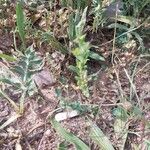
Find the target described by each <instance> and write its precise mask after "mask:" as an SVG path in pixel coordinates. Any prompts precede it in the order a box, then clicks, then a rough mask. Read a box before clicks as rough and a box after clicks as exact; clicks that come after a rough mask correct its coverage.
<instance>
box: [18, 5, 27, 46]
mask: <svg viewBox="0 0 150 150" xmlns="http://www.w3.org/2000/svg"><path fill="white" fill-rule="evenodd" d="M16 16H17V28H18V31H19V35H20V38H21V40H22V42H23V44H24V40H25V21H24V13H23V8H22V4H21V2H18V3H17V6H16Z"/></svg>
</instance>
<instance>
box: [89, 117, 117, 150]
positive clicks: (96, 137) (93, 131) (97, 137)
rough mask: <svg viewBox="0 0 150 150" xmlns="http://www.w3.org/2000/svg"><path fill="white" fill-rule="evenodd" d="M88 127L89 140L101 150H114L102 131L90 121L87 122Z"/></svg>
mask: <svg viewBox="0 0 150 150" xmlns="http://www.w3.org/2000/svg"><path fill="white" fill-rule="evenodd" d="M88 124H89V125H90V133H89V136H90V138H91V139H92V140H93V141H94V142H95V143H96V144H97V145H98V146H99V147H100V148H101V149H102V150H115V149H114V147H113V146H112V143H111V142H110V141H109V139H108V138H107V137H106V136H105V134H104V133H103V132H102V130H101V129H100V128H99V127H98V126H97V125H96V124H95V123H93V122H92V121H90V120H89V121H88Z"/></svg>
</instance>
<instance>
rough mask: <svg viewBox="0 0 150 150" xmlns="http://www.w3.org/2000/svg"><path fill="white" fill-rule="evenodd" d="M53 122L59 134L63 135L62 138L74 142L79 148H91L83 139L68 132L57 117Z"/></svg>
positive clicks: (78, 149)
mask: <svg viewBox="0 0 150 150" xmlns="http://www.w3.org/2000/svg"><path fill="white" fill-rule="evenodd" d="M51 123H52V125H53V127H54V128H55V130H56V132H57V133H58V135H60V136H62V138H64V139H65V140H66V141H68V142H70V143H72V144H74V145H75V147H76V149H77V150H90V148H89V147H88V146H87V145H86V144H85V143H84V142H83V141H81V140H80V139H79V138H78V137H76V136H75V135H74V134H72V133H70V132H67V131H66V130H65V129H64V128H63V127H62V126H61V125H60V123H59V122H57V121H56V120H55V119H52V121H51Z"/></svg>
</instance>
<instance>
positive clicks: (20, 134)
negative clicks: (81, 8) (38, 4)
mask: <svg viewBox="0 0 150 150" xmlns="http://www.w3.org/2000/svg"><path fill="white" fill-rule="evenodd" d="M105 30H106V29H104V30H103V31H99V32H98V33H95V34H93V33H91V34H88V36H87V39H91V41H90V42H91V43H92V44H93V45H97V46H100V45H101V46H100V47H99V49H96V51H97V52H100V53H101V54H102V55H103V56H104V57H105V58H106V62H104V63H102V62H100V63H99V62H95V61H91V62H89V64H88V68H89V71H90V72H91V73H95V72H97V71H99V72H98V74H97V76H96V79H95V80H92V81H91V82H90V85H89V89H90V94H91V96H90V97H89V98H85V97H84V96H83V95H82V94H81V92H80V91H79V89H78V88H77V87H76V83H75V80H74V74H73V73H71V72H70V71H69V70H68V69H64V70H63V71H64V72H63V71H62V70H61V69H62V68H64V65H66V66H67V65H68V63H69V62H70V60H72V58H71V59H69V58H68V60H67V62H66V61H65V60H64V59H65V57H62V56H61V60H60V61H58V60H57V59H58V58H57V57H55V58H54V59H56V60H57V61H56V62H57V63H59V64H58V65H57V70H55V73H56V72H57V75H56V74H54V72H53V71H54V70H53V69H52V68H51V66H50V65H49V63H48V62H47V63H45V66H44V67H43V68H44V69H43V70H46V72H44V73H43V74H42V73H41V74H40V73H39V74H40V76H39V74H37V76H38V77H37V78H36V79H37V80H38V81H40V82H37V86H38V92H37V93H36V94H35V95H34V96H32V97H30V98H27V99H26V101H25V105H24V107H25V110H24V114H23V115H22V116H21V117H19V118H18V119H17V120H16V121H14V122H13V123H11V124H10V125H8V126H7V127H5V128H4V129H2V130H0V150H14V149H16V150H19V148H18V149H17V146H18V147H19V146H21V148H22V149H23V150H55V149H57V146H58V144H60V143H61V142H63V139H62V138H61V137H60V136H59V135H58V134H57V133H56V131H55V129H54V127H53V126H52V124H51V120H50V116H51V115H52V113H53V112H54V111H55V110H56V109H57V108H59V107H60V101H61V100H60V99H59V97H57V95H56V91H55V90H56V89H59V88H61V90H62V96H63V98H65V101H66V102H69V103H71V102H80V103H82V104H88V105H97V106H98V107H99V112H98V114H97V116H96V117H93V118H92V120H93V122H95V123H96V124H97V125H98V127H99V128H101V129H102V131H103V132H104V133H105V135H106V136H107V137H108V138H109V139H110V141H111V142H112V144H113V146H114V147H115V149H118V150H119V147H118V145H119V142H120V141H119V139H118V137H116V135H115V131H114V122H115V119H116V118H115V117H114V115H113V113H112V112H113V110H114V109H115V108H116V107H117V106H118V105H117V104H119V103H123V107H124V108H125V109H127V110H128V109H130V104H129V105H127V103H126V102H127V101H129V102H130V103H131V105H135V106H136V105H137V104H138V103H140V110H141V111H142V117H139V118H138V119H135V118H132V117H131V120H129V122H128V123H129V130H131V131H134V132H136V131H137V132H138V133H139V134H140V135H141V136H140V138H139V137H138V136H137V135H135V134H133V133H129V134H128V138H127V141H126V144H125V145H126V146H125V149H134V147H133V146H134V144H137V145H139V144H141V143H143V141H144V139H145V138H146V139H150V134H148V133H149V130H148V129H147V131H148V133H145V132H144V131H145V130H146V129H145V128H146V125H145V124H146V122H149V121H150V106H149V104H150V69H149V68H150V64H149V58H147V57H146V56H145V57H144V56H143V57H141V58H140V61H139V56H138V55H137V54H136V51H135V50H133V51H132V50H129V51H131V52H129V51H128V52H121V49H119V48H117V47H116V51H115V52H116V55H115V62H114V64H110V63H111V62H110V57H111V55H110V48H111V47H112V43H109V44H106V45H105V44H104V43H107V42H108V41H109V40H111V39H112V34H111V32H112V31H111V32H110V31H105ZM112 33H113V32H112ZM107 35H108V36H107ZM13 44H14V41H13V36H12V34H11V33H2V34H1V36H0V51H1V52H3V53H5V54H12V53H13V51H15V50H14V45H13ZM103 44H104V45H103ZM147 45H148V44H147ZM42 46H43V47H42ZM45 46H47V47H48V46H49V45H46V44H45V45H44V44H43V45H41V46H40V47H36V51H37V52H38V54H39V55H40V56H43V55H44V53H45ZM48 49H49V48H48ZM51 53H52V54H53V53H54V52H51ZM0 61H1V62H3V63H6V62H5V61H4V60H0ZM64 62H65V63H64ZM137 62H138V63H137ZM136 63H137V67H136V69H135V75H134V86H135V87H134V88H135V89H132V90H135V91H134V92H133V93H136V94H137V95H136V94H132V95H131V93H130V92H131V89H130V81H129V78H128V77H127V73H128V74H129V75H130V76H131V74H132V72H133V71H134V67H135V65H136ZM6 65H7V64H6ZM45 74H46V75H45ZM48 74H49V75H48ZM52 74H53V75H52ZM55 75H56V76H55ZM43 76H46V77H43ZM62 78H64V79H65V83H64V84H63V83H62V82H60V79H62ZM47 79H48V80H47ZM42 84H43V85H42ZM11 97H12V99H13V98H14V99H15V101H16V102H18V99H17V97H15V96H13V95H12V96H11ZM139 101H140V102H139ZM14 113H15V112H14V110H13V108H12V106H11V105H10V104H9V103H8V102H7V100H5V98H3V97H0V125H2V124H3V123H4V122H5V121H6V120H8V119H9V118H10V117H11V116H12V115H13V114H14ZM86 115H87V114H84V115H79V116H77V117H74V118H70V119H67V120H64V121H61V125H62V126H63V127H64V128H65V129H67V131H70V132H72V133H74V134H75V135H76V136H77V137H79V138H80V139H82V140H83V141H84V142H85V143H86V144H87V145H88V146H89V147H90V149H91V150H99V148H98V147H97V145H96V144H94V143H93V142H92V141H91V139H90V138H89V136H88V134H89V133H88V130H87V128H88V125H87V124H86ZM88 115H89V114H88ZM144 148H145V144H141V149H143V150H144ZM72 149H74V147H73V146H72V145H70V146H69V150H72Z"/></svg>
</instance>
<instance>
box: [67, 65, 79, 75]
mask: <svg viewBox="0 0 150 150" xmlns="http://www.w3.org/2000/svg"><path fill="white" fill-rule="evenodd" d="M68 69H70V70H71V71H73V72H75V73H78V68H77V67H75V66H72V65H70V66H69V67H68Z"/></svg>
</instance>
